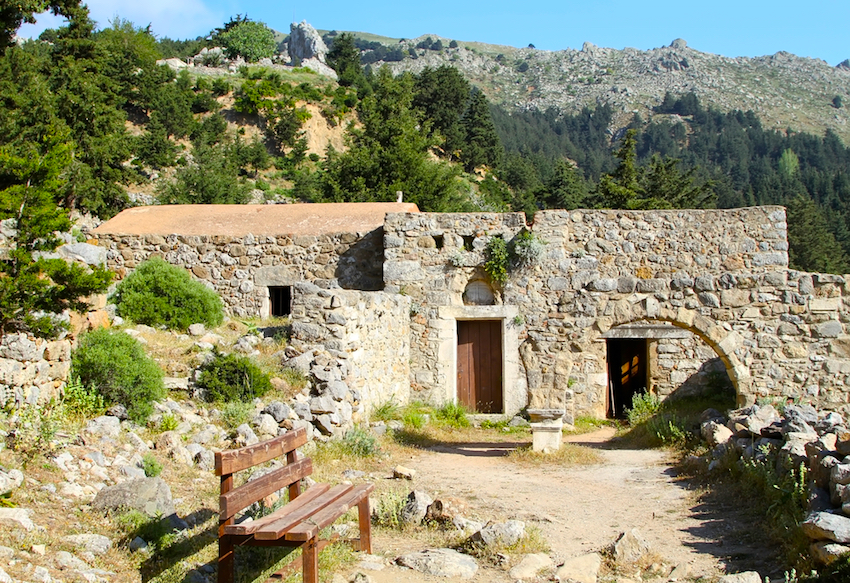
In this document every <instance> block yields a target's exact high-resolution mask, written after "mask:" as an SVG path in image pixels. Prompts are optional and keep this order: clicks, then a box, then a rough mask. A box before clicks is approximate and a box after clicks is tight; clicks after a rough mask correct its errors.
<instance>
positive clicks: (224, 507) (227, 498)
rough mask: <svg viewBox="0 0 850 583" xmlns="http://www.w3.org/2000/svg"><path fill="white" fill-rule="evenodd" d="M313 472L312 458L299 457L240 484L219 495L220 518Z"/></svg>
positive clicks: (232, 513)
mask: <svg viewBox="0 0 850 583" xmlns="http://www.w3.org/2000/svg"><path fill="white" fill-rule="evenodd" d="M312 473H313V460H311V459H310V458H304V459H300V460H298V461H297V462H295V463H294V464H290V465H288V466H283V467H282V468H278V469H276V470H274V471H272V472H269V473H268V474H266V475H265V476H262V477H261V478H258V479H256V480H251V481H250V482H247V483H245V484H242V485H241V486H239V487H238V488H236V489H234V490H231V491H230V492H227V493H226V494H222V495H221V496H220V497H219V509H220V511H221V516H220V520H226V519H228V518H230V517H231V516H233V515H234V514H236V513H237V512H239V511H240V510H242V509H243V508H247V507H248V506H250V505H251V504H253V503H254V502H257V501H258V500H261V499H262V498H265V497H266V496H268V495H269V494H271V493H272V492H277V491H278V490H280V489H282V488H286V487H287V486H289V485H290V484H292V483H293V482H295V481H297V480H300V479H301V478H304V477H306V476H309V475H310V474H312Z"/></svg>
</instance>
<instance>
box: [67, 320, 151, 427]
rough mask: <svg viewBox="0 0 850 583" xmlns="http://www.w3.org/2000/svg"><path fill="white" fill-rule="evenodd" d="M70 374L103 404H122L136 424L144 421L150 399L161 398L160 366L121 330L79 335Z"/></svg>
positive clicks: (100, 330) (146, 416)
mask: <svg viewBox="0 0 850 583" xmlns="http://www.w3.org/2000/svg"><path fill="white" fill-rule="evenodd" d="M71 376H72V378H73V377H79V379H80V382H81V383H83V385H85V386H87V387H91V388H92V389H94V390H96V391H97V392H98V393H99V394H100V395H101V396H103V398H104V399H105V400H106V402H107V403H120V404H121V405H124V407H126V408H127V414H128V415H129V416H130V418H131V419H132V420H133V421H136V422H137V423H143V422H144V421H146V420H147V418H148V416H149V415H150V414H151V411H152V409H153V407H152V405H151V403H152V401H154V400H155V399H161V398H163V397H165V385H164V384H163V382H162V378H163V373H162V369H160V368H159V366H158V365H157V364H156V363H155V362H154V361H153V360H152V359H151V358H150V357H148V355H147V354H145V351H144V349H143V348H142V345H141V344H139V342H138V341H137V340H136V339H135V338H132V337H130V336H128V335H127V334H124V333H123V332H115V331H111V330H107V329H105V328H100V329H98V330H95V331H93V332H89V333H88V334H86V335H85V336H83V337H82V339H81V340H80V345H79V346H78V347H77V349H76V350H75V351H74V353H73V355H72V356H71Z"/></svg>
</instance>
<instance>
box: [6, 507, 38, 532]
mask: <svg viewBox="0 0 850 583" xmlns="http://www.w3.org/2000/svg"><path fill="white" fill-rule="evenodd" d="M31 513H32V510H30V509H28V508H3V507H0V528H2V529H3V530H5V531H10V530H12V529H15V528H22V529H24V530H26V531H27V532H29V531H31V530H33V529H34V528H35V523H33V521H32V519H31V518H30V514H31Z"/></svg>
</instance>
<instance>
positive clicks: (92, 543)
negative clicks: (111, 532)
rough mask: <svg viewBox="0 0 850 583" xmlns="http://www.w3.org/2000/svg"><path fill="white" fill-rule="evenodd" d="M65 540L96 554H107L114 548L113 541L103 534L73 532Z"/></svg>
mask: <svg viewBox="0 0 850 583" xmlns="http://www.w3.org/2000/svg"><path fill="white" fill-rule="evenodd" d="M65 540H66V541H68V542H69V543H71V544H72V545H74V546H75V547H77V548H78V549H82V550H84V551H86V552H89V553H92V554H95V555H105V554H106V553H107V551H109V549H111V548H112V541H111V540H109V538H108V537H105V536H103V535H101V534H72V535H69V536H66V537H65Z"/></svg>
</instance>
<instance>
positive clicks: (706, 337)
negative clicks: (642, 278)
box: [595, 297, 755, 406]
mask: <svg viewBox="0 0 850 583" xmlns="http://www.w3.org/2000/svg"><path fill="white" fill-rule="evenodd" d="M641 320H650V321H652V320H655V321H663V322H669V323H670V324H672V325H674V326H677V327H679V328H683V329H685V330H688V331H690V332H692V333H693V334H695V335H696V336H698V337H699V338H700V339H701V340H702V341H704V342H705V343H706V344H707V345H708V346H709V347H710V348H711V349H712V350H714V352H715V353H716V354H717V356H718V357H720V360H721V362H723V364H724V366H725V367H726V373H727V374H728V375H729V379H730V380H731V381H732V385H733V386H734V387H735V394H736V396H737V397H736V398H737V402H738V406H745V405H750V404H752V403H753V402H754V401H755V394H754V392H753V382H752V377H751V376H750V371H749V368H748V367H747V366H746V365H744V363H743V362H741V359H740V358H739V357H738V355H737V354H736V352H737V351H738V349H740V348H742V347H743V344H744V343H743V341H744V339H743V337H742V336H741V335H740V334H738V333H737V332H736V331H734V330H729V329H727V328H726V327H724V326H722V325H721V324H719V323H718V322H716V321H715V320H713V319H712V318H709V317H706V316H703V315H702V314H700V313H699V312H698V311H697V310H692V309H688V308H682V307H679V308H677V307H666V306H664V305H662V304H661V303H660V302H659V301H658V300H657V299H655V298H653V297H648V298H645V299H644V300H642V301H640V302H637V303H632V302H630V301H628V300H621V301H619V302H616V303H615V305H614V309H613V310H612V311H611V315H608V316H602V317H599V318H597V319H596V324H595V328H596V329H597V330H598V332H599V334H604V333H605V332H607V331H608V330H610V329H611V328H614V327H617V326H622V325H623V324H631V323H633V322H638V321H641Z"/></svg>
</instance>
